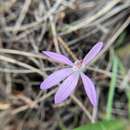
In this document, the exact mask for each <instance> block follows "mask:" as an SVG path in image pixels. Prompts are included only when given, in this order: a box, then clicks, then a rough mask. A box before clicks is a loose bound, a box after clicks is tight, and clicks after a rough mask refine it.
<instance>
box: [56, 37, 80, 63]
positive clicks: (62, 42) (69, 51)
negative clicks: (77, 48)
mask: <svg viewBox="0 0 130 130" xmlns="http://www.w3.org/2000/svg"><path fill="white" fill-rule="evenodd" d="M58 40H59V42H60V43H61V44H62V45H63V47H64V48H65V49H66V51H67V52H68V53H69V55H70V56H71V57H72V58H73V59H74V60H75V61H76V60H77V59H78V58H77V57H76V56H75V54H74V53H73V52H72V51H71V49H70V48H69V46H68V45H67V43H65V42H64V40H63V39H62V38H61V37H58Z"/></svg>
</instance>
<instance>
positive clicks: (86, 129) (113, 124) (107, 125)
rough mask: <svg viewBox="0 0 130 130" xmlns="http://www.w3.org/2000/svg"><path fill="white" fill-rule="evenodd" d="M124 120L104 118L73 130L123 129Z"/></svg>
mask: <svg viewBox="0 0 130 130" xmlns="http://www.w3.org/2000/svg"><path fill="white" fill-rule="evenodd" d="M125 127H126V121H124V120H104V121H100V122H97V123H94V124H92V123H90V124H87V125H84V126H81V127H79V128H75V129H73V130H125Z"/></svg>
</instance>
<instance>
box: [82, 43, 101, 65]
mask: <svg viewBox="0 0 130 130" xmlns="http://www.w3.org/2000/svg"><path fill="white" fill-rule="evenodd" d="M102 47H103V43H102V42H98V43H97V44H96V45H95V46H94V47H93V48H92V49H91V50H90V51H89V52H88V54H87V55H86V56H85V57H84V59H83V64H85V65H86V64H88V63H89V62H90V61H91V60H92V59H93V58H95V57H96V55H97V54H98V53H99V52H100V50H101V49H102Z"/></svg>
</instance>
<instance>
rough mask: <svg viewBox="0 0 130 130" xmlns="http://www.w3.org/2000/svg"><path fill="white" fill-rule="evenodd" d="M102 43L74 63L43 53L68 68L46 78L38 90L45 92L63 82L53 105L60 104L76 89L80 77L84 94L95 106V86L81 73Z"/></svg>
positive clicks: (46, 52) (60, 56)
mask: <svg viewBox="0 0 130 130" xmlns="http://www.w3.org/2000/svg"><path fill="white" fill-rule="evenodd" d="M102 46H103V43H102V42H98V43H97V44H96V45H95V46H94V47H93V48H92V49H91V50H90V51H89V53H88V54H87V55H86V56H85V57H84V59H83V60H77V61H76V62H75V63H73V62H71V61H70V60H69V59H68V58H67V57H65V56H64V55H61V54H58V53H54V52H50V51H43V53H44V54H45V55H47V56H48V57H50V58H51V59H53V60H55V61H57V62H60V63H64V64H67V65H68V66H70V67H68V68H64V69H61V70H58V71H56V72H54V73H53V74H51V75H50V76H48V78H47V79H45V80H44V81H43V82H42V83H41V85H40V88H41V89H42V90H47V89H49V88H51V87H53V86H55V85H57V84H58V83H59V82H60V81H62V80H65V81H64V82H63V83H62V84H61V85H60V87H59V89H58V91H57V92H56V94H55V103H56V104H57V103H62V102H63V101H64V100H65V99H67V98H68V97H69V96H70V95H71V94H72V93H73V92H74V89H75V88H76V85H77V83H78V80H79V77H81V79H82V81H83V85H84V88H85V92H86V94H87V96H88V98H89V100H90V102H91V103H92V105H93V106H96V105H97V94H96V90H95V86H94V84H93V82H92V81H91V79H90V78H89V77H88V76H86V75H85V74H84V73H83V71H84V69H85V65H87V64H88V63H90V62H91V61H92V59H94V57H95V56H96V55H97V54H98V53H99V52H100V50H101V49H102Z"/></svg>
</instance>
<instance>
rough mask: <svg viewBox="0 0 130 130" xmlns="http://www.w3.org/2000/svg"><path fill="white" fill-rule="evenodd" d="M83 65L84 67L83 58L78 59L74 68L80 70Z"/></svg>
mask: <svg viewBox="0 0 130 130" xmlns="http://www.w3.org/2000/svg"><path fill="white" fill-rule="evenodd" d="M81 67H82V60H77V61H75V63H74V66H73V70H74V71H79V70H80V69H81Z"/></svg>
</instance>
